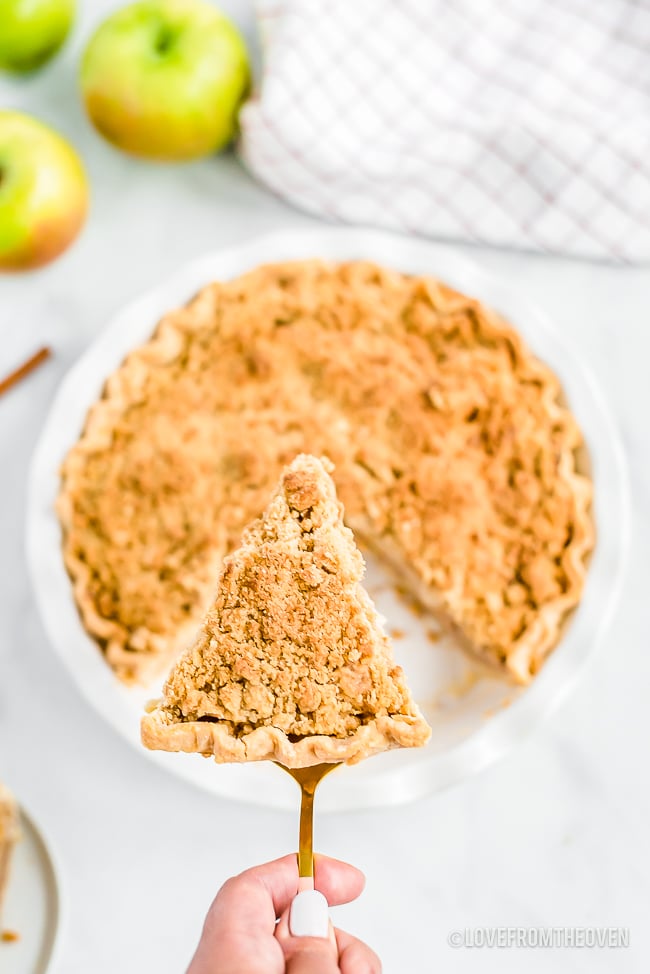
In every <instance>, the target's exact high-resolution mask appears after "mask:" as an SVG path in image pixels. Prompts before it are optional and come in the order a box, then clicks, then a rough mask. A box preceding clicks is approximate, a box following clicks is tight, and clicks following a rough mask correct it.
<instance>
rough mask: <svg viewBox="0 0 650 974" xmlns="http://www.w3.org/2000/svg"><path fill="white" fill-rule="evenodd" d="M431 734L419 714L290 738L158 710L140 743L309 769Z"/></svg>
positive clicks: (411, 743)
mask: <svg viewBox="0 0 650 974" xmlns="http://www.w3.org/2000/svg"><path fill="white" fill-rule="evenodd" d="M427 739H428V734H426V735H425V734H424V733H423V722H422V721H421V720H419V719H418V718H417V717H406V716H402V717H389V716H384V717H376V718H375V719H374V720H373V721H372V723H370V724H362V725H360V726H359V727H358V728H357V730H355V731H354V732H353V733H352V734H350V735H348V736H347V737H344V738H340V737H327V736H326V735H324V734H315V735H314V736H313V737H305V738H303V739H302V740H299V741H292V740H291V739H290V738H289V736H288V735H287V734H286V733H285V732H284V731H282V730H280V729H279V728H277V727H271V726H268V727H266V726H265V727H257V728H256V729H255V730H252V731H249V732H248V733H246V734H244V735H242V736H241V737H236V736H235V735H234V734H233V732H232V730H231V729H230V727H227V726H225V725H223V724H219V723H202V722H201V721H188V722H186V723H178V724H177V723H173V722H171V721H169V720H168V719H167V720H166V719H165V716H164V715H163V714H162V713H161V712H160V711H159V710H154V711H153V712H152V713H151V714H150V715H148V716H146V717H144V718H143V720H142V743H143V744H144V745H145V747H148V748H149V749H150V750H152V751H184V752H186V753H189V754H203V755H204V756H205V757H213V758H214V759H215V761H216V762H217V763H218V764H227V763H232V762H245V761H277V762H278V763H279V764H283V765H284V766H285V768H307V767H309V766H310V765H312V764H327V763H335V762H339V761H340V762H345V763H346V764H357V762H359V761H361V760H363V759H364V758H368V757H371V756H372V755H373V754H379V753H380V752H382V751H387V750H390V749H391V748H395V747H421V746H422V745H423V744H426V741H427Z"/></svg>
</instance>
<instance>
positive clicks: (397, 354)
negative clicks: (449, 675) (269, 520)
mask: <svg viewBox="0 0 650 974" xmlns="http://www.w3.org/2000/svg"><path fill="white" fill-rule="evenodd" d="M581 446H582V439H581V434H580V431H579V428H578V426H577V424H576V421H575V419H574V417H573V416H572V414H571V412H570V410H569V409H568V408H567V407H566V405H565V404H564V403H563V399H562V394H561V389H560V385H559V383H558V380H557V378H556V377H555V375H554V374H553V373H552V372H551V371H550V370H549V369H548V368H547V367H546V366H545V365H543V364H542V363H541V362H540V361H538V360H537V359H536V358H535V357H534V356H533V355H532V354H531V353H530V352H529V351H528V349H527V348H526V347H525V345H524V344H523V342H522V340H521V339H520V337H519V336H518V335H517V333H516V332H515V331H514V330H513V329H512V328H511V327H510V326H509V325H508V324H507V323H506V322H504V321H503V320H502V319H501V318H500V317H499V316H498V315H497V314H495V313H494V312H493V311H491V310H490V309H488V308H486V307H484V306H483V305H482V304H480V303H479V302H478V301H476V300H474V299H473V298H471V297H467V296H465V295H463V294H460V293H458V292H456V291H453V290H451V289H450V288H449V287H447V286H445V285H444V284H441V283H440V282H438V281H436V280H434V279H432V278H430V277H413V276H408V275H406V274H401V273H397V272H395V271H391V270H388V269H386V268H382V267H378V266H376V265H373V264H370V263H366V262H363V261H353V262H349V263H343V264H330V263H325V262H322V261H317V260H312V261H297V262H293V263H282V264H276V265H268V266H262V267H258V268H257V269H255V270H253V271H251V272H250V273H248V274H245V275H243V276H242V277H239V278H237V279H235V280H231V281H227V282H224V283H216V284H212V285H210V286H208V287H206V288H205V289H204V290H203V291H202V292H201V293H200V294H198V296H197V297H196V298H195V299H194V300H193V301H191V302H190V303H189V304H188V305H187V306H186V307H184V308H180V309H179V310H176V311H172V312H171V313H170V314H168V315H167V316H166V317H165V318H163V320H162V321H161V322H160V324H159V326H158V328H157V329H156V331H155V334H154V335H153V337H152V338H151V340H150V341H148V342H147V343H146V344H144V345H143V346H141V347H139V348H138V349H136V350H135V351H134V352H132V353H131V354H130V355H129V356H128V358H127V359H126V361H125V362H124V364H123V365H122V366H121V367H120V368H119V369H118V370H117V371H116V372H115V373H114V374H113V375H111V377H110V378H109V380H108V382H107V383H106V387H105V389H104V393H103V396H102V398H101V399H100V400H99V401H98V402H97V403H96V404H95V405H94V406H93V407H92V409H91V410H90V412H89V415H88V417H87V422H86V426H85V429H84V431H83V434H82V436H81V438H80V440H79V441H78V443H77V444H76V445H75V446H74V448H73V449H72V450H71V451H70V453H69V455H68V457H67V459H66V461H65V464H64V467H63V473H62V489H61V493H60V497H59V501H58V511H59V516H60V519H61V523H62V527H63V549H64V555H65V562H66V565H67V569H68V572H69V574H70V576H71V578H72V582H73V585H74V592H75V596H76V600H77V603H78V606H79V610H80V613H81V616H82V618H83V621H84V623H85V626H86V628H87V630H88V631H89V632H90V633H91V634H92V635H93V636H94V637H95V639H96V640H97V641H98V643H99V644H100V646H101V647H102V649H103V651H104V652H105V654H106V658H107V660H108V662H109V663H110V665H111V666H112V667H113V668H114V670H115V672H116V673H117V675H118V676H119V677H120V678H121V679H124V680H127V681H129V680H138V681H141V682H145V681H147V680H149V679H150V678H151V677H152V676H153V675H155V674H157V673H159V672H160V671H161V669H163V668H165V667H166V666H169V663H170V661H171V660H172V659H174V658H176V656H177V654H178V652H179V651H180V650H181V649H182V648H183V647H184V646H186V645H187V643H188V641H189V639H190V638H191V635H192V634H193V633H194V632H195V631H196V628H197V626H198V625H199V622H200V620H201V618H202V617H203V615H204V613H205V611H206V609H207V607H208V605H209V603H210V599H211V597H212V595H213V590H214V584H215V579H216V578H217V576H218V573H219V570H220V567H221V565H222V563H223V559H224V557H225V556H226V555H227V554H228V553H229V552H230V551H232V550H233V549H234V548H235V547H236V545H237V544H238V543H239V541H240V539H241V535H242V531H243V530H244V527H245V526H246V524H248V523H249V522H250V521H251V520H252V519H253V518H255V517H258V516H259V515H260V513H261V511H262V510H263V508H264V505H265V503H266V499H267V498H268V496H269V493H270V491H271V489H272V486H273V484H274V483H275V482H277V479H278V477H279V475H280V473H281V471H282V469H283V467H284V466H285V465H286V464H287V463H289V462H291V460H292V459H293V458H294V457H295V456H296V455H297V454H299V453H301V452H305V453H310V454H313V455H316V456H321V455H326V456H328V457H330V459H331V460H332V462H333V463H334V465H335V472H334V479H335V483H336V487H337V491H338V495H339V497H340V498H341V500H342V502H343V504H344V506H345V511H346V518H347V524H348V525H349V526H350V527H351V528H352V529H353V531H354V532H355V534H356V535H357V536H358V537H359V538H360V539H361V540H362V541H363V542H364V543H365V544H366V545H368V546H369V547H370V548H371V549H373V550H374V551H375V552H376V553H377V554H378V555H379V556H380V557H382V558H383V560H384V562H385V563H386V565H387V566H389V567H390V569H391V570H392V571H393V572H394V573H395V574H396V576H397V577H398V579H399V580H400V583H401V584H402V585H406V586H407V587H408V588H409V590H410V591H411V592H412V594H413V595H414V596H415V597H416V598H417V599H418V600H419V601H420V603H421V604H422V605H424V606H425V607H426V608H428V609H429V610H431V611H432V612H433V613H435V615H436V616H437V618H438V620H439V621H440V622H441V623H442V624H443V625H444V626H446V627H447V628H448V629H450V630H452V631H453V632H454V633H455V634H456V635H457V637H458V639H459V642H460V643H461V644H462V645H463V646H465V647H466V648H467V649H468V650H470V651H471V652H472V653H474V654H477V655H478V656H480V657H481V658H483V659H484V660H487V661H488V662H491V663H493V664H494V665H495V666H497V667H498V668H499V669H500V670H501V672H502V673H504V674H508V675H509V676H511V677H513V678H514V679H515V680H517V681H520V682H523V683H526V682H528V681H529V680H530V679H531V677H532V676H533V674H534V673H536V672H537V670H538V669H539V668H540V666H541V665H542V663H543V661H544V659H545V657H546V656H547V654H548V653H549V651H550V650H551V649H552V648H553V647H554V646H555V644H556V643H557V641H558V638H559V633H560V628H561V626H562V624H563V622H564V620H565V619H566V618H567V616H568V614H569V613H570V611H571V610H572V609H573V608H575V606H576V605H577V603H578V601H579V599H580V594H581V590H582V586H583V581H584V576H585V571H586V567H585V566H586V559H587V556H588V554H589V551H590V549H591V547H592V544H593V533H592V525H591V519H590V514H589V507H590V498H591V483H590V481H589V479H588V477H587V476H585V475H584V474H583V473H582V472H581V471H580V470H579V469H578V468H579V463H578V456H579V451H580V449H581Z"/></svg>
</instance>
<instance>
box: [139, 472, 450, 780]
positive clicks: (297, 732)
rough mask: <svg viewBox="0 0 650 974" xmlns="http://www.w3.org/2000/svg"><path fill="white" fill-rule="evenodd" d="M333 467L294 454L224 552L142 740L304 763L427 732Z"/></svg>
mask: <svg viewBox="0 0 650 974" xmlns="http://www.w3.org/2000/svg"><path fill="white" fill-rule="evenodd" d="M328 469H329V470H331V469H332V468H331V464H329V463H328V461H326V460H325V459H323V460H318V459H316V458H315V457H311V456H305V455H301V456H298V457H297V458H296V459H295V460H294V461H293V463H292V464H291V465H290V466H289V467H287V468H286V469H285V471H284V472H283V474H282V477H281V480H280V484H279V486H278V488H277V490H276V492H275V494H274V497H273V499H272V501H271V503H270V505H269V507H268V508H267V510H266V511H265V512H264V514H263V515H262V517H261V518H260V519H258V520H257V521H256V522H254V523H253V524H252V525H250V527H249V528H248V529H247V530H246V531H244V535H243V538H242V542H241V545H240V546H239V548H237V549H236V550H235V551H234V552H232V554H230V555H228V556H227V557H226V559H225V561H224V566H223V570H222V573H221V577H220V580H219V586H218V590H217V595H216V598H215V600H214V603H213V605H212V606H211V608H210V609H209V610H208V613H207V615H206V618H205V620H204V622H203V624H202V626H201V628H200V630H199V633H198V635H197V637H196V639H195V641H194V643H193V644H192V646H191V647H190V648H189V649H188V650H187V652H186V653H185V654H183V656H181V658H180V659H179V660H178V662H177V663H176V664H175V666H174V667H173V669H172V672H171V674H170V676H169V678H168V680H167V682H166V684H165V687H164V691H163V698H162V701H160V702H159V703H158V704H156V705H154V706H152V708H151V711H150V713H149V714H147V715H146V716H145V717H143V719H142V740H143V743H144V744H145V745H146V746H147V747H149V748H152V749H160V750H165V751H188V752H192V753H194V752H198V753H200V754H203V755H205V756H208V755H212V756H214V758H215V760H216V761H217V762H219V763H222V762H230V761H262V760H266V759H271V760H275V761H279V762H280V763H282V764H284V765H285V766H286V767H306V766H308V765H311V764H319V763H321V762H333V761H345V762H347V763H348V764H355V763H356V762H357V761H360V760H362V759H363V758H366V757H369V756H370V755H371V754H375V753H377V752H379V751H385V750H387V749H389V748H393V747H418V746H421V745H423V744H425V743H426V742H427V740H428V739H429V736H430V734H431V730H430V728H429V726H428V725H427V723H426V721H425V720H424V718H423V717H422V715H421V713H420V711H419V710H418V708H417V706H416V704H415V703H414V702H413V699H412V698H411V694H410V692H409V690H408V687H407V685H406V682H405V679H404V674H403V672H402V670H401V668H400V667H399V666H397V665H396V664H395V661H394V659H393V656H392V652H391V648H390V643H389V640H388V637H387V636H386V634H385V633H384V632H383V630H382V628H381V624H380V622H379V619H378V617H377V613H376V611H375V608H374V606H373V605H372V602H371V601H370V598H369V597H368V595H367V593H366V591H365V590H364V589H363V588H362V586H361V578H362V575H363V571H364V564H363V559H362V557H361V553H360V552H359V550H358V548H357V547H356V545H355V543H354V538H353V536H352V532H351V531H350V529H349V528H346V527H345V526H344V524H343V509H342V506H341V505H340V504H339V503H338V502H337V499H336V492H335V488H334V484H333V482H332V480H331V478H330V476H329V475H328V472H327V470H328Z"/></svg>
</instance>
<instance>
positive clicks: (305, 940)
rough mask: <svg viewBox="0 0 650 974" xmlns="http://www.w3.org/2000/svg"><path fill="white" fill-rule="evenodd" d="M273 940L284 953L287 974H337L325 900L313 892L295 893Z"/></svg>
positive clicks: (336, 955) (337, 965) (331, 931)
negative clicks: (277, 942)
mask: <svg viewBox="0 0 650 974" xmlns="http://www.w3.org/2000/svg"><path fill="white" fill-rule="evenodd" d="M276 937H277V939H278V940H279V942H280V945H281V947H282V950H283V951H284V956H285V959H286V964H287V969H286V970H287V974H339V962H338V956H339V952H338V947H337V946H336V938H335V937H334V931H333V929H332V925H331V923H330V918H329V911H328V905H327V900H326V899H325V897H324V896H323V894H322V893H319V892H318V891H317V890H314V889H308V890H303V891H302V892H301V893H298V895H297V896H296V897H295V898H294V900H293V902H292V903H291V906H290V908H289V910H288V912H287V913H285V914H284V915H283V916H282V918H281V919H280V922H279V923H278V926H277V930H276Z"/></svg>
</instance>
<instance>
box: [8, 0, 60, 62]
mask: <svg viewBox="0 0 650 974" xmlns="http://www.w3.org/2000/svg"><path fill="white" fill-rule="evenodd" d="M75 6H76V4H75V0H0V68H8V69H9V70H10V71H33V70H34V68H39V67H40V66H41V65H42V64H45V62H46V61H48V60H49V59H50V58H51V57H52V56H53V55H54V54H56V52H57V51H58V50H59V48H60V47H61V45H62V44H63V42H64V40H65V39H66V37H67V35H68V31H69V30H70V27H71V25H72V21H73V20H74V13H75Z"/></svg>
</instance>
